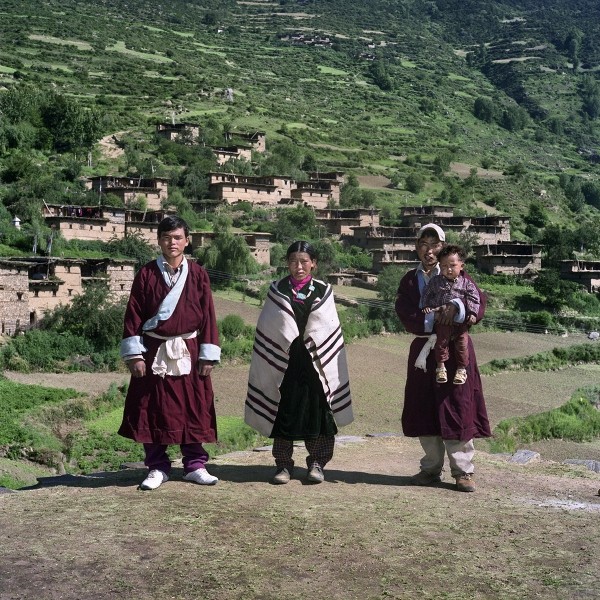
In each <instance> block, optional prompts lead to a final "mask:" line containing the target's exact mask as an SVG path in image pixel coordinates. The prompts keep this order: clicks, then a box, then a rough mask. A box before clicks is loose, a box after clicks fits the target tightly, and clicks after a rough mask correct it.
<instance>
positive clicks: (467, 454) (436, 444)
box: [419, 435, 475, 477]
mask: <svg viewBox="0 0 600 600" xmlns="http://www.w3.org/2000/svg"><path fill="white" fill-rule="evenodd" d="M419 441H420V442H421V446H422V448H423V450H424V452H425V456H423V458H422V459H421V471H426V472H427V473H432V474H434V475H438V474H439V473H441V472H442V469H443V468H444V455H445V454H447V455H448V462H449V463H450V473H451V475H452V477H460V476H461V475H462V474H464V473H473V472H474V471H475V467H474V466H473V455H474V454H475V446H474V444H473V440H466V441H465V440H443V439H442V438H441V437H439V436H436V435H427V436H423V437H420V438H419Z"/></svg>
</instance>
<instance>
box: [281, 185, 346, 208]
mask: <svg viewBox="0 0 600 600" xmlns="http://www.w3.org/2000/svg"><path fill="white" fill-rule="evenodd" d="M291 197H292V201H293V202H300V203H302V204H305V205H306V206H312V207H314V208H327V206H329V204H330V203H333V204H338V203H339V199H340V196H339V185H338V186H332V184H331V182H329V181H299V182H298V183H297V184H296V187H295V188H294V189H292V192H291Z"/></svg>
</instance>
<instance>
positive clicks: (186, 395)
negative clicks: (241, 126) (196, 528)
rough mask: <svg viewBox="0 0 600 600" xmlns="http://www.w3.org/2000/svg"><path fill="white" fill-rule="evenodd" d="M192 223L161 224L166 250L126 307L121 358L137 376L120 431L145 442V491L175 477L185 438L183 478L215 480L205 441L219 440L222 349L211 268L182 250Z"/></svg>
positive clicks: (170, 220)
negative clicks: (216, 383)
mask: <svg viewBox="0 0 600 600" xmlns="http://www.w3.org/2000/svg"><path fill="white" fill-rule="evenodd" d="M188 243H189V229H188V226H187V224H186V222H185V221H184V220H183V219H180V218H179V217H175V216H171V217H166V218H165V219H163V220H162V221H161V223H160V224H159V226H158V245H159V246H160V249H161V252H162V254H161V256H159V257H158V258H157V259H156V260H154V261H152V262H150V263H148V264H147V265H145V266H144V267H142V268H141V269H140V271H139V272H138V274H137V275H136V277H135V280H134V282H133V286H132V289H131V295H130V297H129V303H128V305H127V311H126V313H125V326H124V330H123V340H122V341H121V357H122V358H123V360H124V361H125V362H126V364H127V367H128V368H129V371H130V373H131V382H130V385H129V391H128V392H127V398H126V400H125V411H124V415H123V422H122V424H121V427H120V428H119V434H120V435H122V436H124V437H127V438H131V439H133V440H135V441H136V442H141V443H143V444H144V451H145V455H146V458H145V461H144V462H145V464H146V466H147V467H148V469H149V472H148V475H147V477H146V478H145V479H144V481H143V482H142V483H141V485H140V488H141V489H143V490H153V489H156V488H158V487H159V486H160V485H161V484H162V483H163V482H165V481H167V479H168V478H169V472H170V469H171V462H170V460H169V457H168V455H167V452H166V450H167V446H168V445H169V444H179V445H180V447H181V453H182V455H183V469H184V476H183V478H184V479H185V480H187V481H191V482H193V483H198V484H200V485H214V484H215V483H217V481H218V479H217V478H216V477H214V476H213V475H210V474H209V473H208V471H207V470H206V467H205V463H206V461H207V460H208V454H207V452H206V450H205V449H204V447H203V446H202V444H203V443H205V442H216V440H217V421H216V416H215V408H214V402H213V390H212V385H211V381H210V372H211V371H212V368H213V365H214V364H216V363H217V362H218V361H219V359H220V356H221V349H220V348H219V345H218V344H219V340H218V331H217V322H216V318H215V311H214V307H213V300H212V294H211V290H210V284H209V279H208V274H207V273H206V271H205V270H204V268H202V267H201V266H200V265H198V264H197V263H195V262H193V261H188V260H187V259H186V258H185V256H184V254H183V251H184V249H185V247H186V246H187V245H188Z"/></svg>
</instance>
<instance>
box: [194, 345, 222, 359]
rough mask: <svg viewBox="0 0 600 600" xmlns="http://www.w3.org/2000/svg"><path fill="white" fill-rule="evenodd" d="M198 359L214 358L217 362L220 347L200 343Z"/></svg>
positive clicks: (219, 357) (219, 356) (219, 355)
mask: <svg viewBox="0 0 600 600" xmlns="http://www.w3.org/2000/svg"><path fill="white" fill-rule="evenodd" d="M198 360H214V361H216V362H219V361H220V360H221V348H220V347H219V346H215V345H214V344H200V353H199V355H198Z"/></svg>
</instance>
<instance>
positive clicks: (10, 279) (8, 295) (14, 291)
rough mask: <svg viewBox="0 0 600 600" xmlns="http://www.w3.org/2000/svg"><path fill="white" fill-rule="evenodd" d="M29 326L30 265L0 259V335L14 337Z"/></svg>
mask: <svg viewBox="0 0 600 600" xmlns="http://www.w3.org/2000/svg"><path fill="white" fill-rule="evenodd" d="M29 324H30V323H29V263H28V262H26V261H24V260H5V259H0V335H14V334H15V333H17V332H18V331H22V330H24V329H28V328H29Z"/></svg>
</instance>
